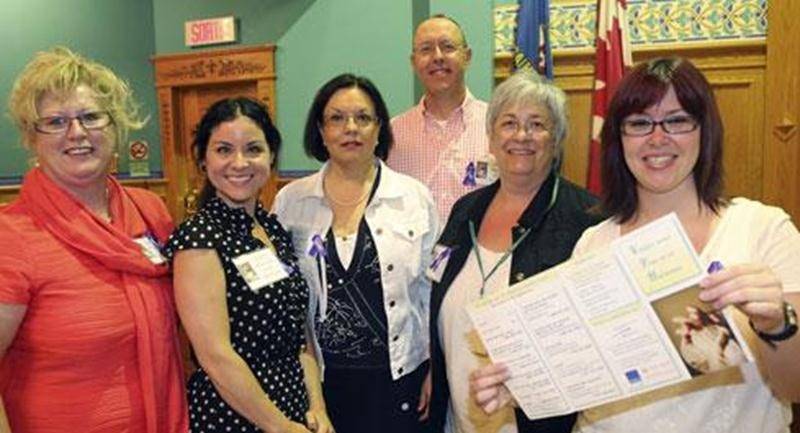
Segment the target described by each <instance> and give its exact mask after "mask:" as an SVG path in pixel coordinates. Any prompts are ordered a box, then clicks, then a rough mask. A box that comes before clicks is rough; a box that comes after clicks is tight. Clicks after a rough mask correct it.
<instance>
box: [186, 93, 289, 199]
mask: <svg viewBox="0 0 800 433" xmlns="http://www.w3.org/2000/svg"><path fill="white" fill-rule="evenodd" d="M239 116H245V117H247V118H249V119H250V120H252V121H253V122H255V124H256V125H258V127H259V128H261V130H262V131H263V132H264V138H265V139H266V140H267V146H268V147H269V152H270V154H271V155H272V162H271V166H272V167H273V168H275V167H276V166H277V163H278V151H279V150H280V148H281V133H280V132H279V131H278V128H276V127H275V125H274V124H273V123H272V120H271V119H270V117H269V111H267V107H266V106H264V104H262V103H261V102H259V101H256V100H255V99H252V98H247V97H238V98H227V99H222V100H219V101H217V102H215V103H214V104H212V105H211V106H210V107H208V109H207V110H206V112H205V113H204V114H203V118H202V119H200V122H199V123H198V124H197V127H196V128H195V130H194V141H193V142H192V154H193V156H194V160H195V163H196V164H197V167H198V168H199V169H201V170H203V169H204V166H205V160H206V150H207V149H208V142H209V140H210V139H211V134H213V133H214V129H216V127H217V126H219V125H220V124H222V123H225V122H229V121H231V120H234V119H236V118H237V117H239ZM216 193H217V191H216V189H215V188H214V185H212V184H211V182H209V180H208V178H206V180H205V181H204V182H203V189H202V191H201V192H200V197H199V199H198V206H201V207H202V206H203V205H204V204H205V203H207V202H208V200H210V199H211V198H212V197H214V196H215V195H216Z"/></svg>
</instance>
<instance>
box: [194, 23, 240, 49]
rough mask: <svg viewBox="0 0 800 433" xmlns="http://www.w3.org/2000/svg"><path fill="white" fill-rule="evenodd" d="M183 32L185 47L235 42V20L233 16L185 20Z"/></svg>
mask: <svg viewBox="0 0 800 433" xmlns="http://www.w3.org/2000/svg"><path fill="white" fill-rule="evenodd" d="M184 33H185V36H186V46H187V47H197V46H200V45H211V44H224V43H226V42H235V41H236V21H235V19H234V18H233V17H222V18H209V19H205V20H197V21H187V22H186V24H185V25H184Z"/></svg>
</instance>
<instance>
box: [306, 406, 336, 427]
mask: <svg viewBox="0 0 800 433" xmlns="http://www.w3.org/2000/svg"><path fill="white" fill-rule="evenodd" d="M306 426H307V427H308V429H309V430H311V431H312V432H314V433H334V430H333V424H331V420H330V419H329V418H328V412H327V411H326V410H325V409H309V411H308V412H306Z"/></svg>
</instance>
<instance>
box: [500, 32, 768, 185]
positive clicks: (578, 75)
mask: <svg viewBox="0 0 800 433" xmlns="http://www.w3.org/2000/svg"><path fill="white" fill-rule="evenodd" d="M669 55H678V56H682V57H686V58H688V59H690V60H691V61H692V62H693V63H694V64H695V65H697V66H698V68H699V69H700V70H701V71H703V73H704V74H705V75H706V77H707V78H708V80H709V82H710V83H711V85H712V87H713V88H714V92H715V94H716V97H717V102H718V104H719V106H720V111H721V112H722V117H723V122H724V125H725V147H724V166H725V170H726V178H725V180H726V185H727V188H726V191H727V193H728V195H730V196H739V195H742V196H747V197H752V198H762V197H763V195H764V194H763V186H762V178H763V170H764V168H763V165H764V155H763V153H764V149H763V137H764V130H765V129H764V95H765V88H764V86H765V78H764V77H765V68H766V44H765V43H764V42H763V41H756V42H747V43H737V44H719V45H704V46H697V47H687V46H685V45H684V46H675V47H663V46H660V47H659V48H658V49H649V50H639V51H636V52H634V62H640V61H643V60H648V59H651V58H655V57H660V56H669ZM554 64H555V71H554V72H555V82H556V84H557V85H558V86H560V87H561V88H562V89H563V90H564V91H565V92H566V93H567V97H568V104H569V113H570V128H569V133H568V136H567V139H566V143H565V154H564V165H563V173H564V175H565V176H566V177H567V178H569V179H570V180H572V181H573V182H575V183H577V184H579V185H585V184H586V173H587V170H588V162H589V159H588V155H589V138H590V136H591V134H590V133H591V122H590V119H591V115H590V113H591V107H592V89H593V85H594V50H573V51H569V52H567V51H565V52H555V53H554ZM510 73H511V58H510V57H500V58H498V59H497V62H496V69H495V79H496V80H497V81H498V82H499V81H502V80H503V79H505V78H506V77H507V76H508V75H509V74H510Z"/></svg>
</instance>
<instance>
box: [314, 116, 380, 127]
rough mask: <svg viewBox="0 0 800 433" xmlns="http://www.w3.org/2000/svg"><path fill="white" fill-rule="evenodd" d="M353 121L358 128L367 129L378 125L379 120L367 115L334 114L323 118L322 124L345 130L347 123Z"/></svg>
mask: <svg viewBox="0 0 800 433" xmlns="http://www.w3.org/2000/svg"><path fill="white" fill-rule="evenodd" d="M350 119H353V122H355V124H356V126H358V127H359V128H366V127H367V126H370V125H372V124H373V123H378V118H377V117H375V116H372V115H370V114H367V113H356V114H344V113H333V114H328V115H326V116H324V117H323V118H322V123H323V124H324V125H325V126H327V127H329V128H344V127H345V126H347V123H348V122H349V121H350Z"/></svg>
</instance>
